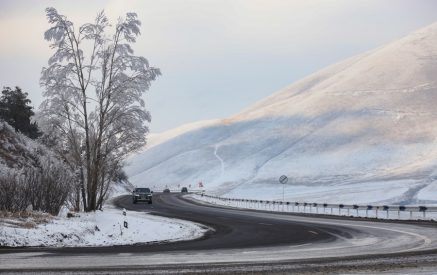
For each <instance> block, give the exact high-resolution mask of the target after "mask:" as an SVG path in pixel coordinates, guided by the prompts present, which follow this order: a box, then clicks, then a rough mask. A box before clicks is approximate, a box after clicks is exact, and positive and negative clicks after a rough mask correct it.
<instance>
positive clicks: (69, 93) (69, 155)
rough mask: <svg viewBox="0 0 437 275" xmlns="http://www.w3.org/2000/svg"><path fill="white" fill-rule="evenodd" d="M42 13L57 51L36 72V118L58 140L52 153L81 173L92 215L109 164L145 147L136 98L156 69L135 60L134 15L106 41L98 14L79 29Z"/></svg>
mask: <svg viewBox="0 0 437 275" xmlns="http://www.w3.org/2000/svg"><path fill="white" fill-rule="evenodd" d="M46 14H47V18H48V21H49V23H50V24H51V25H52V27H51V28H50V29H48V30H47V31H46V32H45V34H44V36H45V39H46V40H48V41H50V42H51V48H52V49H54V50H55V53H54V54H53V55H52V57H51V58H50V59H49V62H48V67H46V68H43V70H42V76H41V86H42V87H43V88H44V89H45V92H44V96H45V97H46V99H45V101H44V102H43V103H42V105H41V113H42V115H41V117H44V119H45V120H46V122H47V123H46V125H50V128H51V131H49V132H50V133H51V134H52V135H54V136H56V137H57V142H56V146H57V151H58V152H59V153H60V154H62V155H63V158H64V159H65V161H66V162H67V163H69V165H70V166H71V167H72V169H73V170H76V172H77V173H78V174H79V175H80V178H81V181H80V182H79V183H78V186H79V188H77V190H78V191H77V192H80V196H81V198H82V205H83V208H84V210H85V211H94V210H96V208H97V207H98V204H101V200H102V199H103V197H102V196H104V195H105V193H106V192H103V191H102V190H106V189H107V184H108V182H109V181H108V179H109V178H108V176H109V175H108V171H110V169H111V167H112V166H113V165H114V163H116V164H118V163H121V160H122V159H123V158H124V157H125V156H126V154H128V153H130V152H132V151H134V150H137V149H138V148H139V147H141V146H143V145H144V144H145V142H146V134H147V133H148V128H147V126H146V125H145V123H146V122H150V119H151V118H150V114H149V112H147V111H146V110H145V108H144V101H143V99H142V95H143V94H144V93H145V91H147V90H148V89H149V87H150V83H151V81H153V80H155V79H156V77H157V76H158V75H160V71H159V69H157V68H153V67H150V66H149V63H148V61H147V60H146V59H145V58H144V57H141V56H135V55H134V54H133V50H132V48H131V44H132V43H135V42H136V38H137V36H138V35H140V25H141V23H140V21H139V20H138V19H137V15H136V14H135V13H127V14H126V17H125V18H119V20H118V22H117V24H116V25H115V28H114V32H113V34H112V35H108V34H107V29H109V28H110V27H111V26H110V24H109V23H108V19H107V17H106V16H105V14H104V12H103V11H102V12H100V13H99V14H98V15H97V17H96V19H95V21H94V23H87V24H84V25H82V26H80V27H79V28H75V26H74V24H73V23H72V22H71V21H69V20H68V19H67V17H66V16H64V15H61V14H59V13H58V12H57V11H56V9H54V8H47V9H46ZM45 130H46V131H47V129H45ZM99 188H100V189H99Z"/></svg>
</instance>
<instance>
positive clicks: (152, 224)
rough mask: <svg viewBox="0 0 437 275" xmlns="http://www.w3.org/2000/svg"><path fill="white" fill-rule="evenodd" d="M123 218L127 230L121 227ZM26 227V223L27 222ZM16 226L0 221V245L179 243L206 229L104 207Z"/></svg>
mask: <svg viewBox="0 0 437 275" xmlns="http://www.w3.org/2000/svg"><path fill="white" fill-rule="evenodd" d="M124 219H126V221H127V222H128V228H124ZM27 224H29V222H27ZM30 227H31V226H19V225H17V224H16V222H14V221H12V220H10V219H0V246H11V247H21V246H50V247H77V246H112V245H129V244H136V243H148V242H160V241H166V242H168V241H170V242H174V241H179V240H190V239H196V238H200V237H202V236H203V234H204V233H206V231H208V229H207V228H205V227H204V226H202V225H200V224H195V223H192V222H188V221H183V220H177V219H170V218H163V217H157V216H153V215H150V214H147V213H144V212H134V211H127V215H126V217H125V216H123V214H122V210H120V209H116V208H114V207H106V208H104V210H103V211H96V212H95V213H79V214H78V217H73V218H66V217H53V219H51V220H49V221H48V222H47V223H41V224H37V225H36V226H35V227H33V228H30Z"/></svg>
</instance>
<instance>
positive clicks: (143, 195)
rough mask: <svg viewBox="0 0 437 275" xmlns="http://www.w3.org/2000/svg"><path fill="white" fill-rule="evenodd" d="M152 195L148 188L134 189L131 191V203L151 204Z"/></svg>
mask: <svg viewBox="0 0 437 275" xmlns="http://www.w3.org/2000/svg"><path fill="white" fill-rule="evenodd" d="M152 194H153V192H152V191H150V189H149V188H135V189H134V191H132V203H134V204H135V203H137V202H139V201H144V202H148V203H149V204H152Z"/></svg>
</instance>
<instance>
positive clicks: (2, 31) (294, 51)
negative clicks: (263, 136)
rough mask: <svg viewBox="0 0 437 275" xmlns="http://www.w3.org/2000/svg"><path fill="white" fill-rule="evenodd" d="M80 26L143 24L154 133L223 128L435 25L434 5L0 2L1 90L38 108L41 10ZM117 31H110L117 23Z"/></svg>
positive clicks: (44, 51) (139, 48)
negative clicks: (201, 124) (198, 125)
mask: <svg viewBox="0 0 437 275" xmlns="http://www.w3.org/2000/svg"><path fill="white" fill-rule="evenodd" d="M49 6H53V7H55V8H56V9H58V11H59V12H60V13H63V14H65V15H67V16H68V17H69V19H70V20H72V21H73V22H75V24H83V23H85V22H91V21H93V19H94V17H95V15H96V14H97V12H98V11H100V10H102V9H104V10H105V11H106V13H107V14H108V15H109V17H110V18H112V19H115V18H117V17H118V16H120V15H123V14H124V13H126V12H128V11H133V12H136V13H137V14H138V16H139V18H140V20H141V21H142V23H143V24H142V30H141V31H142V36H141V37H140V38H139V39H138V41H137V44H136V45H135V46H134V49H135V51H136V52H135V53H136V54H137V55H142V56H144V57H146V58H147V59H148V60H149V61H150V63H151V65H153V66H155V67H159V68H160V69H161V70H162V76H161V77H160V78H159V79H158V80H157V81H155V82H153V83H152V87H151V89H150V90H149V91H148V93H147V94H146V95H145V101H146V105H147V108H148V109H149V110H150V111H151V113H152V124H151V125H150V126H151V130H152V132H160V131H163V130H166V129H170V128H173V127H176V126H178V125H181V124H184V123H187V122H193V121H198V120H204V119H212V118H224V117H227V116H230V115H232V114H235V113H237V112H239V111H240V110H241V109H243V108H245V107H247V106H249V105H251V104H253V103H254V102H256V101H257V100H259V99H261V98H263V97H265V96H268V95H270V94H271V93H273V92H275V91H277V90H279V89H281V88H283V87H284V86H287V85H289V84H291V83H292V82H294V81H296V80H299V79H300V78H302V77H304V76H306V75H308V74H310V73H312V72H315V71H317V70H318V69H321V68H323V67H325V66H327V65H330V64H332V63H335V62H338V61H341V60H342V59H345V58H348V57H350V56H353V55H355V54H358V53H361V52H363V51H366V50H369V49H372V48H374V47H377V46H380V45H383V44H385V43H388V42H390V41H392V40H395V39H397V38H400V37H402V36H403V35H406V34H408V33H410V32H412V31H414V30H416V29H418V28H420V27H423V26H426V25H428V24H431V23H433V22H435V21H437V12H436V11H437V1H432V0H429V1H427V0H423V1H420V0H410V1H402V0H393V1H382V0H374V1H371V0H365V1H364V0H363V1H359V0H354V1H350V0H344V1H340V0H338V1H328V0H320V1H310V0H302V1H301V0H299V1H291V0H290V1H279V0H278V1H274V0H265V1H259V0H247V1H244V0H241V1H239V0H229V1H226V0H217V1H214V0H164V1H162V0H161V1H156V0H151V1H121V0H120V1H115V0H114V1H105V0H100V1H89V0H88V1H86V0H85V1H78V0H75V1H67V0H64V1H30V0H29V1H20V0H10V1H9V0H0V37H1V41H0V86H20V87H21V88H23V90H24V91H26V92H28V93H29V95H30V98H31V100H32V102H33V104H34V105H35V107H37V106H38V105H39V104H40V102H41V101H42V95H41V88H40V87H39V77H40V72H41V68H42V67H43V66H45V65H46V64H47V60H48V58H49V56H50V54H51V50H50V49H49V46H48V43H47V42H46V41H44V40H43V33H44V31H45V30H46V29H47V28H48V27H49V25H48V23H47V21H46V18H45V13H44V9H45V8H46V7H49ZM113 22H114V21H113Z"/></svg>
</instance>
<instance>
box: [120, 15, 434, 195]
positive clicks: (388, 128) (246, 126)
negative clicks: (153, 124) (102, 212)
mask: <svg viewBox="0 0 437 275" xmlns="http://www.w3.org/2000/svg"><path fill="white" fill-rule="evenodd" d="M436 80H437V24H433V25H430V26H428V27H426V28H423V29H421V30H419V31H416V32H414V33H412V34H410V35H408V36H406V37H404V38H402V39H400V40H398V41H395V42H393V43H390V44H388V45H386V46H383V47H380V48H378V49H375V50H372V51H369V52H367V53H364V54H361V55H359V56H356V57H352V58H350V59H348V60H345V61H343V62H340V63H338V64H335V65H333V66H330V67H328V68H326V69H324V70H321V71H319V72H316V73H315V74H313V75H310V76H308V77H306V78H304V79H303V80H301V81H298V82H296V83H294V84H292V85H290V86H289V87H287V88H285V89H283V90H281V91H279V92H277V93H275V94H273V95H271V96H270V97H267V98H266V99H264V100H261V101H259V102H257V103H256V104H254V105H253V106H251V107H249V108H247V109H245V110H243V111H242V112H241V113H239V114H237V115H235V116H232V117H229V118H227V119H223V120H217V121H213V122H210V123H208V124H206V125H205V126H200V127H194V128H193V130H190V131H186V132H184V131H183V132H181V134H179V135H173V136H172V137H171V138H168V139H165V140H164V141H163V142H162V143H160V144H157V145H155V146H153V147H151V148H149V149H146V150H145V151H143V152H141V153H140V154H138V155H135V156H132V157H131V158H130V159H129V162H130V163H131V166H130V167H129V168H128V174H129V175H130V180H131V181H132V182H133V183H134V184H136V185H142V186H143V185H148V186H153V185H155V186H158V187H159V188H162V187H163V186H164V185H169V186H177V185H178V184H181V185H189V184H192V185H193V184H195V183H196V182H198V181H203V182H204V183H205V187H206V188H207V189H208V190H209V191H211V192H214V193H217V194H226V195H231V196H239V197H241V196H246V197H259V198H261V197H262V198H269V199H277V198H280V197H282V188H281V186H280V185H279V184H278V183H277V178H278V177H279V176H280V175H281V174H286V175H288V176H289V178H290V179H291V180H290V182H289V183H288V184H287V186H286V196H287V198H289V199H295V200H306V201H310V200H313V201H327V202H331V201H338V200H342V201H343V202H345V203H346V202H356V203H364V202H384V203H385V202H387V203H419V202H421V203H422V202H427V203H437V196H435V195H437V182H435V180H434V171H435V170H436V171H437V169H436V165H437V162H436V156H437V146H436V137H437V127H436V126H437V125H436V122H435V121H436V117H437V113H436V111H435V104H436V103H437V82H436ZM163 136H168V134H167V135H166V134H163ZM158 187H157V188H158Z"/></svg>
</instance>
